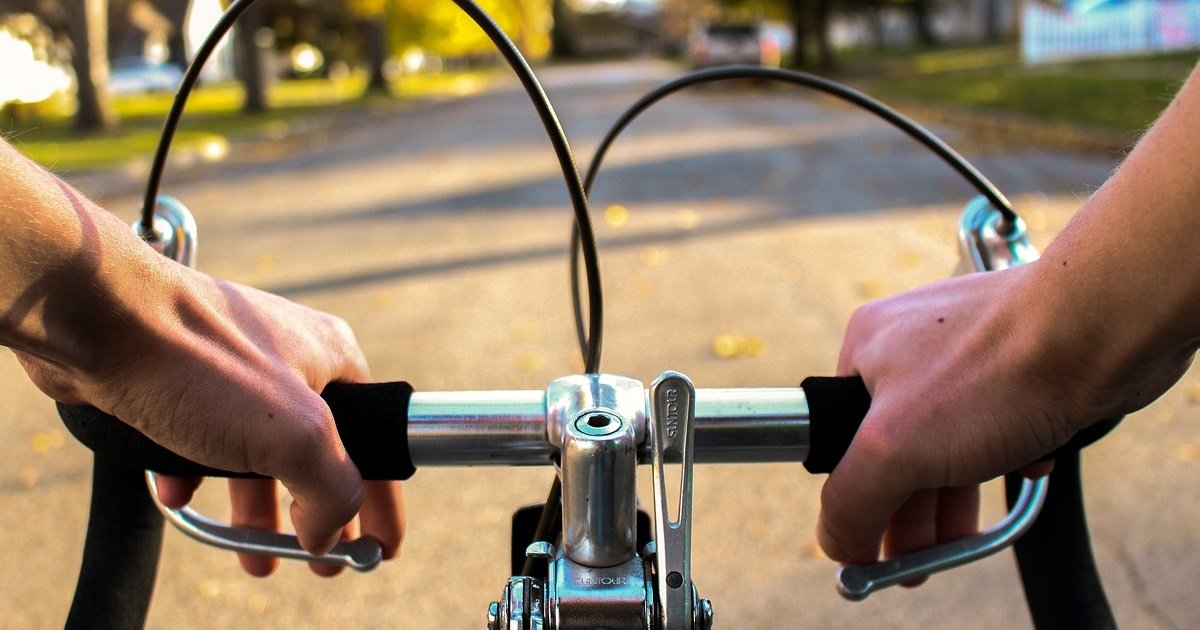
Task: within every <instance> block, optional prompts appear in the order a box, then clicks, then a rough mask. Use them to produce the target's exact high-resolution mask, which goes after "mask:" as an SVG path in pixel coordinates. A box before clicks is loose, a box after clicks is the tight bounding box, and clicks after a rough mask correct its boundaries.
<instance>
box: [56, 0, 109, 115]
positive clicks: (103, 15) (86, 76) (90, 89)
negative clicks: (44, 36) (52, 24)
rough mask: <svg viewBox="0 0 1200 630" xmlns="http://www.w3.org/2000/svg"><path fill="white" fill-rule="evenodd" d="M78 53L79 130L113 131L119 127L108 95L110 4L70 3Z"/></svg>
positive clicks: (97, 0) (74, 59)
mask: <svg viewBox="0 0 1200 630" xmlns="http://www.w3.org/2000/svg"><path fill="white" fill-rule="evenodd" d="M65 4H66V6H67V11H68V13H69V15H70V27H69V31H70V36H71V43H72V45H73V47H74V50H72V51H71V66H72V67H73V68H74V69H75V99H76V102H77V104H78V109H77V110H76V112H75V128H76V129H79V130H81V131H92V130H96V129H109V128H112V127H114V126H116V124H117V116H116V112H115V111H113V107H112V98H111V97H110V95H109V93H108V0H67V2H66V3H65Z"/></svg>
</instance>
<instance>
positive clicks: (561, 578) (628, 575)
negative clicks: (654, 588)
mask: <svg viewBox="0 0 1200 630" xmlns="http://www.w3.org/2000/svg"><path fill="white" fill-rule="evenodd" d="M550 566H551V570H550V575H549V578H548V584H549V593H548V594H547V596H548V602H549V605H550V608H551V611H550V619H551V624H550V628H552V630H583V629H585V628H586V629H588V630H591V629H594V628H605V629H606V630H645V629H647V628H653V627H654V626H653V625H651V624H652V623H653V621H652V614H653V607H654V596H653V593H652V592H651V590H649V589H651V585H650V583H649V582H647V580H646V565H645V563H644V562H643V561H642V559H641V558H639V557H638V556H637V555H631V556H630V557H629V559H628V560H627V561H625V562H624V563H622V564H620V565H617V566H615V567H599V568H597V567H585V566H583V565H580V564H576V563H574V562H571V559H570V558H567V557H566V556H564V555H562V554H559V556H558V558H557V559H556V560H555V561H554V562H552V563H551V565H550Z"/></svg>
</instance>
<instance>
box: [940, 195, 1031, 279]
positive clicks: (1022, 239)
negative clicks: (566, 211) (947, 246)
mask: <svg viewBox="0 0 1200 630" xmlns="http://www.w3.org/2000/svg"><path fill="white" fill-rule="evenodd" d="M958 245H959V252H960V254H961V258H960V259H959V266H958V269H957V270H956V274H959V275H961V274H964V273H970V272H972V271H999V270H1001V269H1007V268H1009V267H1014V266H1016V265H1020V264H1024V263H1027V262H1033V261H1035V260H1037V259H1038V251H1037V248H1035V247H1034V246H1033V245H1031V244H1030V243H1029V232H1028V230H1027V229H1026V228H1025V222H1024V221H1022V220H1021V218H1020V217H1017V218H1016V219H1015V221H1014V222H1013V223H1008V222H1006V221H1005V220H1004V215H1003V214H1001V213H1000V211H999V210H998V209H996V208H995V207H994V206H992V205H991V203H989V202H988V200H987V198H986V197H983V196H982V195H979V196H976V197H974V198H973V199H971V200H970V201H968V202H967V205H966V207H964V208H963V211H962V216H961V217H960V218H959V222H958Z"/></svg>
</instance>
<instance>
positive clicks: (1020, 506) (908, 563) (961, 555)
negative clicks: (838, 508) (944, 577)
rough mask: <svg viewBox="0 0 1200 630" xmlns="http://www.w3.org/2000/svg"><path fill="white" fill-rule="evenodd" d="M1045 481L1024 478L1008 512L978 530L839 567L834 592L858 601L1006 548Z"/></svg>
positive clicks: (1029, 521)
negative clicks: (874, 560)
mask: <svg viewBox="0 0 1200 630" xmlns="http://www.w3.org/2000/svg"><path fill="white" fill-rule="evenodd" d="M1049 485H1050V484H1049V482H1048V481H1047V480H1046V478H1045V477H1043V478H1041V479H1038V480H1036V481H1032V480H1029V479H1026V480H1025V483H1024V484H1022V486H1021V494H1020V496H1019V497H1018V498H1017V502H1016V504H1015V505H1014V506H1013V509H1012V512H1010V513H1009V514H1008V516H1007V517H1006V518H1005V519H1004V520H1003V521H1000V522H999V523H997V524H996V525H995V526H993V527H992V528H991V529H989V530H987V531H986V532H983V533H982V534H978V535H976V536H971V537H969V538H964V539H962V540H956V541H953V542H949V543H945V544H942V545H938V546H936V547H930V548H928V549H922V550H920V551H915V552H913V553H910V554H905V555H903V556H899V557H896V558H892V559H890V560H886V561H884V562H878V563H876V564H871V565H866V566H849V567H843V568H842V570H841V571H840V572H838V592H840V593H841V594H842V597H845V598H846V599H850V600H854V601H860V600H863V599H865V598H866V597H867V596H868V595H870V594H871V593H873V592H875V591H878V590H879V589H882V588H887V587H889V586H894V585H896V584H903V583H904V582H908V581H911V580H914V579H917V578H921V577H925V576H928V575H933V574H934V573H940V572H942V571H945V570H947V569H953V568H954V567H958V566H962V565H964V564H967V563H969V562H974V561H976V560H979V559H980V558H985V557H987V556H990V555H992V554H994V553H996V552H999V551H1002V550H1004V549H1006V548H1007V547H1008V546H1010V545H1012V544H1013V543H1014V542H1016V540H1017V539H1018V538H1020V537H1021V535H1022V534H1024V533H1025V532H1026V531H1028V530H1029V528H1030V527H1032V526H1033V522H1034V521H1035V520H1037V515H1038V513H1039V512H1040V511H1041V509H1042V505H1043V504H1044V503H1045V502H1046V491H1047V489H1048V488H1049Z"/></svg>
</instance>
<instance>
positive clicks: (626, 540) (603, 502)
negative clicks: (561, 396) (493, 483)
mask: <svg viewBox="0 0 1200 630" xmlns="http://www.w3.org/2000/svg"><path fill="white" fill-rule="evenodd" d="M634 447H635V444H634V436H633V427H632V426H630V424H629V423H628V422H626V421H625V419H624V418H623V417H621V416H619V415H617V414H616V413H615V412H613V411H610V410H608V409H584V410H582V411H580V412H579V413H578V414H577V415H576V416H575V417H574V418H573V419H572V420H570V421H568V422H567V425H566V427H565V428H564V432H563V450H562V460H561V464H560V465H561V469H560V473H559V476H560V477H561V478H562V522H563V552H564V554H565V555H566V557H567V558H569V559H570V560H572V561H573V562H576V563H578V564H580V565H582V566H587V567H611V566H616V565H619V564H621V563H623V562H625V561H626V560H628V559H629V558H631V557H633V556H635V555H636V554H635V547H636V545H637V477H636V476H637V453H636V451H635V448H634Z"/></svg>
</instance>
